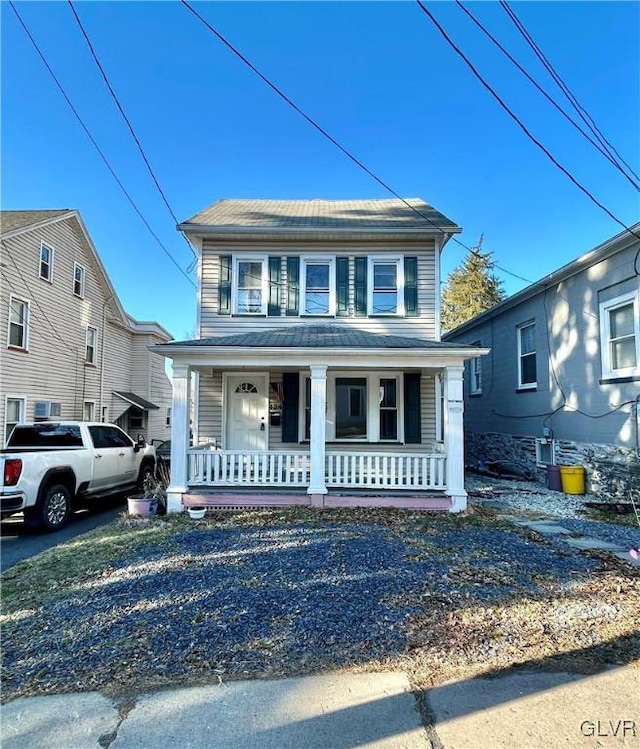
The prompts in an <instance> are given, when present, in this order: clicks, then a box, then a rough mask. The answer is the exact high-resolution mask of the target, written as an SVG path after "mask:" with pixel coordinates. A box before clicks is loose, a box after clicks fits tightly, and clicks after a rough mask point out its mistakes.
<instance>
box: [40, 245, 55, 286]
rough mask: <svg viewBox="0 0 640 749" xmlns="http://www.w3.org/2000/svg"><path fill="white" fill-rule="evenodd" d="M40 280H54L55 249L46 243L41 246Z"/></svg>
mask: <svg viewBox="0 0 640 749" xmlns="http://www.w3.org/2000/svg"><path fill="white" fill-rule="evenodd" d="M40 278H42V279H43V280H44V281H49V282H51V280H52V278H53V249H52V248H51V247H49V246H47V245H46V244H44V242H43V243H42V244H41V245H40Z"/></svg>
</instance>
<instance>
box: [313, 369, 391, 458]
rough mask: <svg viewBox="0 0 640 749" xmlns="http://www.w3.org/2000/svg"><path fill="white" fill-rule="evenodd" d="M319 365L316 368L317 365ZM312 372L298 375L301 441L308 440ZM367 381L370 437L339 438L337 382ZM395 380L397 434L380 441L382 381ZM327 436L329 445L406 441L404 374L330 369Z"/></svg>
mask: <svg viewBox="0 0 640 749" xmlns="http://www.w3.org/2000/svg"><path fill="white" fill-rule="evenodd" d="M314 366H316V365H314ZM310 371H311V370H310V369H302V370H300V373H299V378H300V386H299V390H298V392H299V398H298V441H299V442H303V441H305V440H306V435H305V407H306V392H307V391H306V381H307V379H309V378H310ZM343 378H348V379H353V378H359V379H365V380H366V385H367V404H366V405H367V436H366V438H361V437H359V438H357V439H349V438H346V437H340V438H337V437H336V436H335V433H336V380H337V379H343ZM392 379H395V380H396V383H397V385H396V400H397V413H398V424H397V426H398V435H397V438H396V439H395V440H382V439H380V407H379V406H380V402H379V393H380V380H392ZM326 423H327V426H326V433H325V438H326V442H327V444H329V443H339V444H342V443H347V442H348V443H350V444H354V445H357V444H369V443H374V444H385V445H397V444H405V442H404V372H400V371H398V370H379V371H374V372H372V371H371V370H331V371H329V372H327V393H326Z"/></svg>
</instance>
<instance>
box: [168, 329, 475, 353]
mask: <svg viewBox="0 0 640 749" xmlns="http://www.w3.org/2000/svg"><path fill="white" fill-rule="evenodd" d="M178 346H180V347H182V346H192V347H194V348H200V347H208V346H214V347H232V348H235V347H238V348H322V349H339V348H345V349H354V348H358V349H433V350H436V349H442V350H447V349H460V348H461V345H460V344H459V343H442V342H440V341H429V340H425V339H423V338H409V337H407V336H398V335H385V334H381V333H371V332H369V331H365V330H358V329H356V328H351V327H347V326H345V325H294V326H291V327H283V328H276V329H275V330H264V331H260V332H253V333H239V334H237V335H227V336H221V337H220V338H199V339H196V340H192V341H172V342H171V343H169V344H166V347H165V350H168V348H169V347H178ZM462 348H464V346H462Z"/></svg>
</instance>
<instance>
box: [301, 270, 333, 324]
mask: <svg viewBox="0 0 640 749" xmlns="http://www.w3.org/2000/svg"><path fill="white" fill-rule="evenodd" d="M308 265H328V266H329V311H328V312H306V311H305V308H306V302H307V272H306V271H307V266H308ZM299 283H300V312H299V314H300V317H335V315H336V257H335V255H301V256H300V275H299Z"/></svg>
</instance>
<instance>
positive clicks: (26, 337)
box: [7, 294, 31, 351]
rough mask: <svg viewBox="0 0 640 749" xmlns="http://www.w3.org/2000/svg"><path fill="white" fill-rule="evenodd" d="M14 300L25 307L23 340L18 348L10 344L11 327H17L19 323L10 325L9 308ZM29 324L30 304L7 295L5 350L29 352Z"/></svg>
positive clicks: (14, 295)
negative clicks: (7, 314)
mask: <svg viewBox="0 0 640 749" xmlns="http://www.w3.org/2000/svg"><path fill="white" fill-rule="evenodd" d="M14 299H16V300H17V301H19V302H22V304H24V305H25V307H26V319H25V322H24V326H23V340H22V346H18V345H16V344H15V343H11V325H18V324H19V323H12V321H11V308H12V305H13V301H14ZM30 322H31V303H30V302H29V300H28V299H24V298H23V297H21V296H18V295H17V294H9V320H8V325H7V348H10V349H13V350H14V351H28V350H29V327H30Z"/></svg>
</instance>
